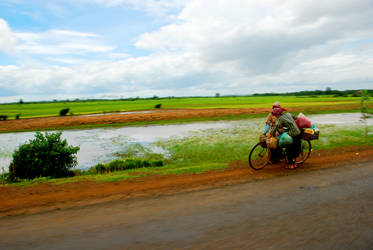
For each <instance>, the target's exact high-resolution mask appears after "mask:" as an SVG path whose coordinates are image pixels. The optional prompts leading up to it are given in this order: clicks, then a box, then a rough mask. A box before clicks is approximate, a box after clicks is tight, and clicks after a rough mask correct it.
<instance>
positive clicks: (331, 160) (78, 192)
mask: <svg viewBox="0 0 373 250" xmlns="http://www.w3.org/2000/svg"><path fill="white" fill-rule="evenodd" d="M363 161H373V147H368V146H361V147H349V148H347V149H345V150H342V149H340V148H339V149H334V150H323V151H313V152H312V154H311V156H310V158H309V159H308V161H307V162H306V163H305V164H304V166H303V167H302V168H298V169H295V170H288V169H284V168H283V166H282V165H280V164H277V165H270V166H267V167H266V168H264V169H263V170H260V171H254V170H252V169H250V168H249V167H248V165H247V163H246V162H233V163H231V164H230V166H229V168H228V169H226V170H224V171H209V172H206V173H202V174H185V175H175V176H174V175H168V176H159V175H153V176H147V177H143V178H140V179H136V180H130V181H119V182H113V183H97V182H88V181H85V182H77V183H70V184H62V185H55V184H38V185H34V186H28V187H16V186H0V217H4V216H11V215H18V214H33V213H39V212H43V211H50V210H55V209H63V208H71V207H78V206H86V205H90V204H98V203H102V202H108V201H114V200H123V199H132V198H138V197H147V196H157V195H168V194H177V193H181V192H190V191H195V190H204V189H209V188H214V187H218V186H224V185H232V184H237V183H246V182H251V181H257V180H263V179H268V178H274V177H277V176H283V175H289V174H297V173H300V172H305V171H312V170H315V169H322V168H330V167H339V166H343V165H345V164H350V163H357V162H363Z"/></svg>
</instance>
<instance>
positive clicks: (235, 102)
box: [0, 95, 360, 119]
mask: <svg viewBox="0 0 373 250" xmlns="http://www.w3.org/2000/svg"><path fill="white" fill-rule="evenodd" d="M275 101H280V102H281V103H282V105H283V106H284V107H289V108H291V107H315V106H332V105H346V104H359V103H360V97H332V96H325V95H322V96H312V97H311V96H310V97H301V96H265V97H256V96H250V97H200V98H199V97H195V98H160V99H134V100H107V101H74V102H49V103H23V104H19V103H14V104H1V105H0V115H6V116H8V119H15V117H16V115H18V114H20V118H21V119H22V118H32V117H48V116H58V115H59V112H60V110H62V109H65V108H69V109H70V112H72V113H73V114H74V115H82V114H93V113H107V112H123V111H139V110H152V109H155V105H157V104H162V108H163V109H209V108H269V107H271V106H272V104H273V103H274V102H275Z"/></svg>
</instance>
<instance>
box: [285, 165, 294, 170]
mask: <svg viewBox="0 0 373 250" xmlns="http://www.w3.org/2000/svg"><path fill="white" fill-rule="evenodd" d="M285 168H286V169H294V168H296V167H295V166H294V164H289V165H285Z"/></svg>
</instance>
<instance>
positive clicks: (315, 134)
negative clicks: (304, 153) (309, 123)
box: [302, 128, 320, 140]
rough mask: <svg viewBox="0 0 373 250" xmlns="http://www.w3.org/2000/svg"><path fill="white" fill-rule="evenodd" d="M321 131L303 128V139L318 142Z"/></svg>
mask: <svg viewBox="0 0 373 250" xmlns="http://www.w3.org/2000/svg"><path fill="white" fill-rule="evenodd" d="M319 134H320V131H319V130H318V129H317V128H303V129H302V139H303V140H318V139H319Z"/></svg>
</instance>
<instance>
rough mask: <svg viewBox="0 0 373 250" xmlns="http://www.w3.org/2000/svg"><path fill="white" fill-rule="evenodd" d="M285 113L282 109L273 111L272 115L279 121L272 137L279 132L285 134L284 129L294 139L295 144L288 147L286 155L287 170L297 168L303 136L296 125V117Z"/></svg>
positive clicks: (273, 128) (273, 129)
mask: <svg viewBox="0 0 373 250" xmlns="http://www.w3.org/2000/svg"><path fill="white" fill-rule="evenodd" d="M283 111H284V110H283V109H282V108H274V109H273V110H272V114H273V115H274V116H275V117H276V118H277V120H276V122H275V125H274V126H273V127H272V130H271V131H270V133H271V135H272V136H275V135H276V132H277V131H280V132H283V130H284V128H286V129H287V133H288V134H289V135H290V136H291V137H292V138H293V143H292V144H290V145H288V146H287V147H286V155H287V159H288V164H289V165H287V166H286V168H295V167H297V164H296V157H298V155H299V153H300V147H301V138H302V136H301V132H300V130H299V128H298V126H297V124H296V123H295V120H296V117H295V116H293V115H292V114H290V113H289V112H286V113H283Z"/></svg>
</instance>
